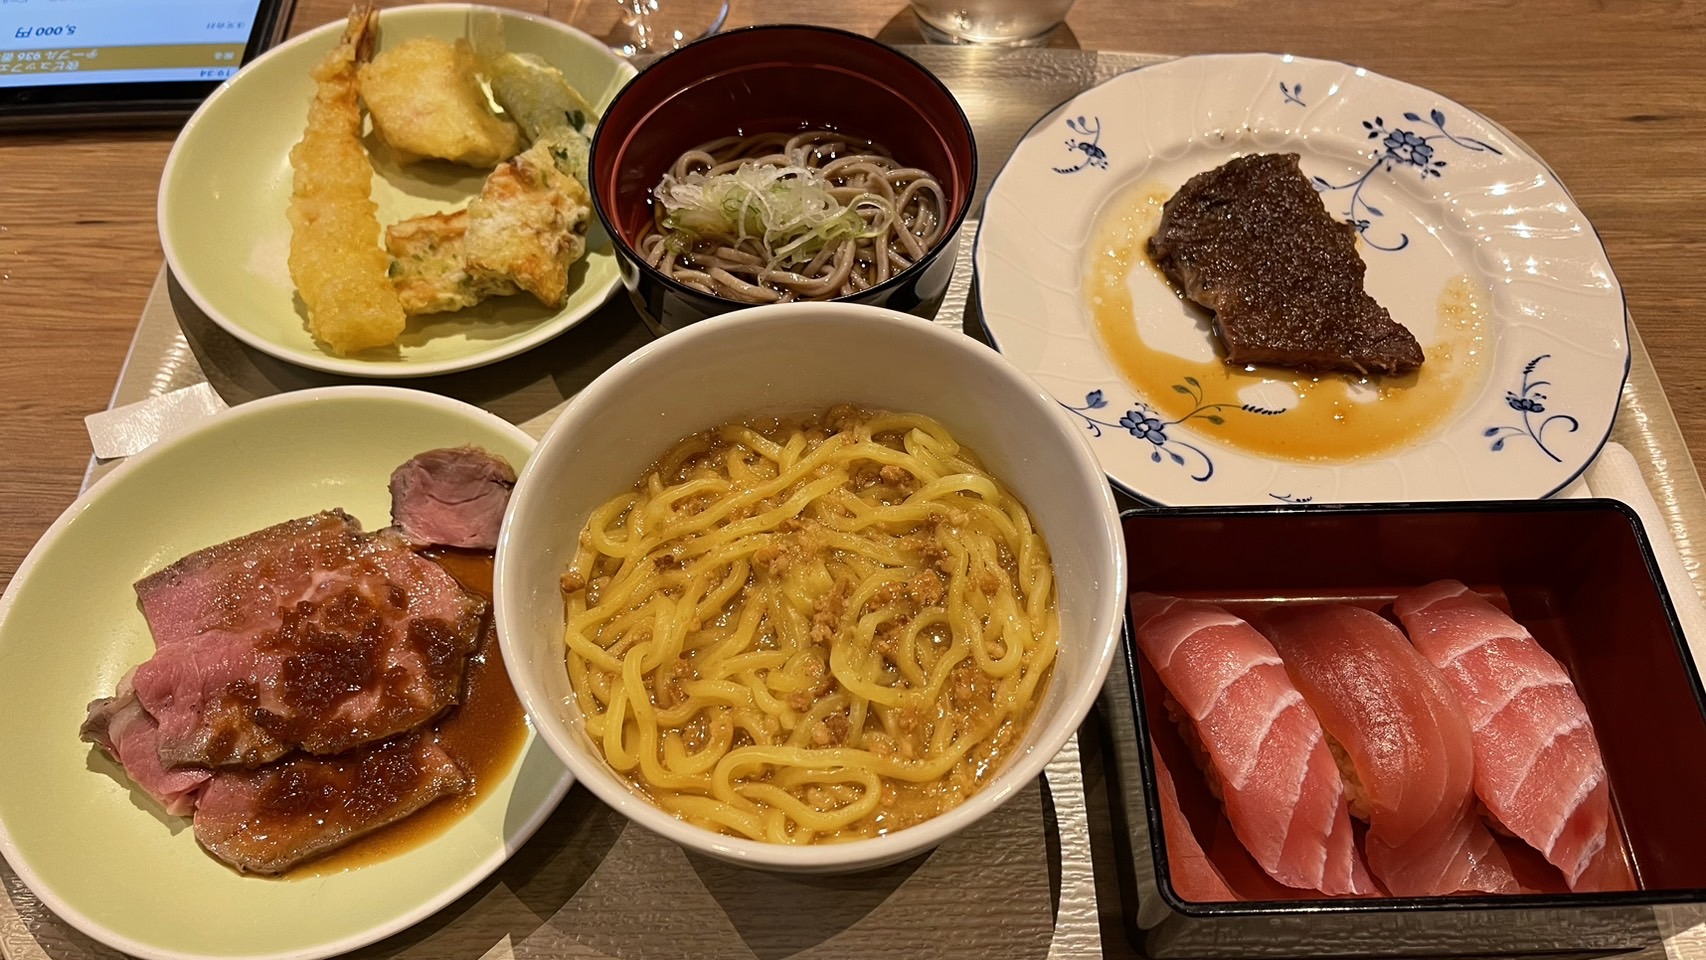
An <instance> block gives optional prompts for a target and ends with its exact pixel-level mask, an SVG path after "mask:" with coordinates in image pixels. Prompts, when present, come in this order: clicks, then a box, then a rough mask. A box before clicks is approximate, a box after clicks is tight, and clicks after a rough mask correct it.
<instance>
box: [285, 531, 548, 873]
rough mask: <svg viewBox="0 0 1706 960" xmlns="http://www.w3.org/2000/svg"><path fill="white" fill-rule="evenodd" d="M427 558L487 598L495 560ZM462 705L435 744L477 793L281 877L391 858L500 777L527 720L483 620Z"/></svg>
mask: <svg viewBox="0 0 1706 960" xmlns="http://www.w3.org/2000/svg"><path fill="white" fill-rule="evenodd" d="M426 556H428V557H429V558H431V559H432V560H435V561H437V562H438V564H439V565H440V566H442V567H444V569H446V570H448V571H449V572H450V575H451V576H453V577H455V578H456V580H457V582H459V583H461V584H462V586H463V588H464V589H467V590H470V591H472V592H474V593H477V594H479V595H480V596H482V597H485V598H486V599H487V600H491V598H492V555H491V554H490V553H489V552H485V551H476V550H450V549H435V550H432V551H429V552H427V553H426ZM463 683H464V686H463V697H462V703H461V704H460V705H459V706H457V707H455V708H453V709H452V710H451V711H450V712H449V713H448V714H446V715H445V716H444V717H443V718H441V719H440V720H439V721H438V722H437V723H436V724H434V728H435V729H436V730H437V731H438V740H439V743H441V744H443V745H444V748H445V749H446V750H448V751H450V754H451V755H452V756H454V757H455V758H456V759H457V760H458V761H459V762H460V763H461V764H462V767H463V769H464V770H466V771H468V774H469V777H470V778H471V779H472V780H473V781H474V789H473V790H472V791H470V792H469V793H468V794H467V795H465V796H461V797H447V798H445V799H442V800H439V801H438V802H436V803H433V804H431V805H430V806H428V807H426V808H425V809H423V810H419V811H417V812H416V813H414V814H413V815H411V816H408V817H404V818H403V819H402V820H399V821H397V822H396V823H393V824H391V825H390V826H388V827H384V828H381V829H379V830H375V831H374V832H372V833H370V834H368V835H366V836H364V837H361V838H359V839H357V840H354V841H351V842H350V843H348V844H346V845H344V846H342V847H339V848H338V849H336V850H334V851H332V852H331V853H329V854H327V855H326V856H324V857H319V858H317V859H314V860H310V861H308V862H307V863H304V864H302V865H301V866H299V867H297V868H295V869H293V870H291V871H289V872H287V873H286V874H285V875H284V878H285V879H297V878H305V877H318V876H325V875H327V874H333V873H341V872H343V871H345V870H350V869H353V868H356V867H360V866H363V865H365V864H368V863H373V862H376V861H379V860H384V859H388V858H390V857H393V856H395V855H397V854H399V853H402V852H404V851H405V850H410V849H413V848H414V847H417V846H419V845H421V844H423V843H426V842H427V841H429V840H431V839H433V838H434V837H436V836H438V835H439V834H441V833H443V832H444V831H445V830H446V829H448V828H449V827H450V825H451V824H453V823H455V822H456V821H457V820H460V819H461V818H462V816H463V814H465V813H467V812H468V811H469V810H471V809H473V807H474V805H475V804H477V803H479V802H480V801H481V800H483V799H484V798H485V795H486V790H487V789H488V788H489V787H490V785H491V784H493V783H495V782H497V781H499V780H501V779H503V777H504V775H505V774H507V773H508V772H509V769H510V767H511V765H512V764H513V763H514V761H515V757H516V754H517V753H519V752H520V751H521V745H522V743H524V742H525V741H526V739H527V723H526V714H525V712H524V711H523V710H522V708H521V701H519V700H517V699H516V697H515V688H514V687H512V686H510V682H509V674H508V673H507V672H506V671H505V670H504V662H503V654H502V653H501V652H500V651H499V650H498V632H497V628H496V627H494V626H493V625H492V621H491V618H490V617H487V620H486V627H485V630H484V631H482V632H481V634H480V646H479V648H478V649H476V650H475V651H474V655H473V656H472V657H470V658H469V659H468V674H467V677H466V678H465V680H464V681H463Z"/></svg>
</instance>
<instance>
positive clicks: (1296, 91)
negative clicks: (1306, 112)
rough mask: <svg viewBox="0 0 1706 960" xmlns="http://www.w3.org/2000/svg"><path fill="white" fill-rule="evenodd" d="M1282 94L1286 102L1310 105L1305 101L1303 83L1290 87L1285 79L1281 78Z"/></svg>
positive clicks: (1303, 105)
mask: <svg viewBox="0 0 1706 960" xmlns="http://www.w3.org/2000/svg"><path fill="white" fill-rule="evenodd" d="M1280 96H1282V97H1284V98H1285V102H1286V103H1295V104H1297V105H1298V106H1300V107H1307V106H1309V104H1307V103H1304V102H1303V84H1301V83H1297V84H1292V85H1291V86H1289V87H1288V86H1286V85H1285V81H1284V80H1281V81H1280Z"/></svg>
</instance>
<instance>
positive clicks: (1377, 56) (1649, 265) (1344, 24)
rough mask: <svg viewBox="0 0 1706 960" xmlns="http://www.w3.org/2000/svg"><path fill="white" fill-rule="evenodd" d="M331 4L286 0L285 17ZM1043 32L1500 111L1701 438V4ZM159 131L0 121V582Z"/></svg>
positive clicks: (67, 477) (57, 488)
mask: <svg viewBox="0 0 1706 960" xmlns="http://www.w3.org/2000/svg"><path fill="white" fill-rule="evenodd" d="M669 2H670V3H672V4H675V3H682V4H693V3H696V2H699V0H669ZM387 5H390V4H387ZM507 5H509V6H514V7H517V8H520V9H526V10H529V11H532V12H535V13H542V14H545V15H547V16H551V17H554V18H556V19H560V20H564V21H567V22H570V23H573V24H575V25H576V26H580V27H582V28H583V29H587V30H588V31H589V32H592V33H595V34H599V35H604V34H605V33H607V32H608V31H609V30H610V29H611V28H612V27H613V26H614V25H615V23H616V21H617V16H616V14H617V7H616V4H615V0H513V2H510V3H508V4H507ZM346 9H347V2H346V0H298V6H297V10H296V13H295V17H294V19H293V21H292V32H293V33H296V32H300V31H302V30H304V29H307V28H308V27H311V26H314V25H317V24H319V23H322V22H325V21H328V20H332V19H335V18H337V17H339V16H341V15H342V13H343V12H344V11H345V10H346ZM788 21H794V22H802V21H803V22H813V23H821V24H826V25H830V26H837V27H842V28H845V29H849V30H853V31H857V32H859V33H864V34H867V35H872V36H877V37H880V38H882V39H884V40H887V41H890V42H894V43H917V42H920V41H921V38H920V36H919V34H918V31H917V27H916V24H915V22H914V20H913V18H912V15H911V13H910V12H909V11H908V9H907V7H906V6H905V4H904V3H901V2H899V0H836V2H827V0H732V8H731V11H730V14H729V21H728V23H729V25H730V26H740V25H746V24H752V23H767V22H788ZM1051 42H1052V44H1054V45H1057V46H1077V47H1083V48H1086V49H1103V50H1141V51H1150V52H1155V53H1164V54H1177V55H1183V54H1192V53H1209V52H1227V51H1244V50H1268V51H1280V52H1289V53H1295V54H1299V55H1305V56H1313V57H1325V58H1332V59H1338V60H1344V61H1348V62H1352V63H1356V64H1358V65H1361V66H1365V67H1368V68H1369V69H1371V70H1375V71H1378V72H1380V73H1383V74H1387V75H1389V76H1393V77H1397V78H1400V79H1403V80H1407V81H1409V82H1412V83H1416V84H1420V85H1422V86H1424V87H1428V88H1431V89H1433V90H1436V91H1438V92H1439V93H1441V94H1443V95H1445V96H1447V97H1450V98H1452V99H1455V100H1458V101H1460V102H1462V103H1464V104H1466V105H1468V106H1470V107H1473V108H1475V109H1477V110H1479V111H1481V112H1483V113H1485V114H1487V115H1488V116H1490V117H1492V118H1493V119H1495V120H1497V121H1499V122H1500V123H1503V124H1504V125H1505V126H1507V127H1509V128H1510V129H1511V130H1513V131H1514V132H1515V133H1517V134H1518V135H1519V136H1520V137H1522V138H1523V139H1524V140H1526V141H1527V142H1528V143H1529V144H1531V145H1532V146H1533V147H1534V148H1535V149H1536V150H1537V151H1538V152H1539V153H1540V154H1541V155H1542V156H1543V157H1545V158H1546V159H1547V160H1548V161H1549V162H1550V163H1551V164H1552V165H1553V167H1554V168H1555V169H1556V170H1557V171H1558V173H1559V175H1560V177H1561V178H1562V179H1563V181H1564V183H1565V185H1566V186H1568V187H1569V189H1570V190H1571V192H1573V193H1574V194H1575V196H1576V199H1577V200H1578V201H1579V202H1580V205H1581V207H1582V208H1583V209H1584V210H1585V211H1586V213H1587V215H1588V216H1589V218H1591V219H1592V221H1593V223H1594V224H1595V226H1596V227H1597V228H1598V230H1599V232H1600V235H1601V236H1602V237H1603V238H1604V241H1605V246H1606V248H1607V250H1608V251H1609V253H1610V257H1611V262H1612V265H1613V267H1614V268H1615V269H1616V272H1617V275H1618V277H1619V279H1620V280H1621V281H1622V283H1623V287H1624V290H1625V292H1626V294H1627V296H1628V302H1629V309H1630V312H1631V313H1632V314H1633V316H1634V317H1635V318H1636V321H1637V323H1638V325H1639V328H1640V332H1641V335H1642V337H1643V338H1644V339H1645V341H1646V345H1647V348H1648V350H1649V351H1650V352H1651V354H1652V357H1653V363H1654V365H1655V366H1656V368H1657V370H1658V373H1659V377H1660V380H1661V382H1662V383H1663V384H1664V387H1665V390H1666V393H1667V394H1668V396H1669V399H1670V402H1671V404H1672V407H1673V408H1674V410H1675V412H1676V416H1677V419H1678V420H1679V421H1680V423H1681V427H1682V433H1683V437H1684V439H1685V440H1686V441H1687V443H1688V445H1689V448H1690V449H1691V450H1693V451H1696V452H1697V453H1696V462H1697V464H1698V462H1699V461H1698V456H1699V452H1706V378H1703V377H1701V376H1700V375H1699V374H1698V373H1697V371H1698V370H1700V369H1701V368H1702V366H1703V363H1706V336H1702V335H1701V333H1700V332H1698V330H1699V326H1698V325H1699V318H1700V317H1701V315H1702V313H1703V312H1706V310H1703V308H1706V294H1703V292H1702V290H1703V285H1702V283H1701V281H1700V280H1699V279H1698V277H1699V272H1698V271H1697V269H1696V259H1695V258H1696V256H1697V255H1698V254H1699V252H1700V251H1702V250H1706V172H1703V170H1706V101H1703V99H1702V93H1703V92H1706V57H1703V56H1702V53H1703V52H1706V3H1700V2H1697V0H1694V2H1685V0H1555V2H1552V3H1547V4H1539V3H1534V2H1532V0H1530V2H1523V0H1434V2H1421V0H1415V2H1388V0H1366V2H1362V3H1355V4H1327V3H1319V2H1314V3H1304V2H1268V3H1261V4H1256V3H1247V2H1240V0H1176V2H1171V3H1160V2H1144V0H1078V2H1077V4H1076V5H1075V6H1074V7H1073V9H1072V11H1071V14H1070V15H1069V16H1068V18H1067V23H1066V26H1065V27H1064V28H1063V29H1062V30H1060V31H1058V32H1057V33H1056V35H1055V36H1054V37H1053V38H1052V40H1051ZM175 133H176V131H175V130H172V129H159V130H149V131H140V132H112V131H90V132H78V133H65V132H53V133H10V134H0V412H3V414H4V415H3V416H0V468H3V469H0V586H3V585H4V584H5V583H7V582H9V581H10V579H11V576H12V574H13V573H14V571H15V570H16V569H17V567H18V564H19V563H20V562H21V561H22V560H23V558H24V555H25V554H26V553H27V552H28V551H29V548H30V546H31V545H32V544H33V543H34V542H35V541H36V539H37V538H38V537H39V536H40V535H41V533H42V531H43V530H45V529H46V528H47V526H48V525H49V524H50V523H51V522H52V521H53V519H54V518H55V517H56V516H57V515H58V514H59V513H60V511H62V510H63V509H64V508H65V507H66V505H68V504H69V503H70V502H71V501H72V499H73V498H74V497H75V496H76V494H77V489H78V485H79V483H80V481H81V478H82V475H83V471H84V468H85V466H86V465H87V462H88V457H89V452H90V451H89V442H88V439H87V435H86V434H85V432H84V428H83V422H82V418H83V417H84V415H86V414H89V413H92V412H94V411H97V410H101V409H103V408H105V407H106V405H107V402H108V398H109V396H110V395H111V393H112V388H113V384H114V382H115V380H116V379H117V377H118V374H119V370H120V367H121V366H122V364H123V362H124V357H125V352H126V349H127V347H128V345H129V342H130V335H131V331H132V330H133V329H134V327H135V325H136V320H137V316H138V314H139V312H140V311H141V309H142V306H143V304H144V302H145V300H146V299H147V296H148V290H149V286H150V284H151V283H152V282H153V280H154V277H155V274H156V272H157V271H158V269H159V265H160V262H161V254H160V246H159V242H158V240H157V239H156V235H155V222H154V200H155V190H156V187H157V185H158V183H159V178H160V172H161V168H162V166H163V165H164V163H165V160H166V154H167V152H168V151H169V150H170V148H171V144H172V139H173V137H174V136H175Z"/></svg>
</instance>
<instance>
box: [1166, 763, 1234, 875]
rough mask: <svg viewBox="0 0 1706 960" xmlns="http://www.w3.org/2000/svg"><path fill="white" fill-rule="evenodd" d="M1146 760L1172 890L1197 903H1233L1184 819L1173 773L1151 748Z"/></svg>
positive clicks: (1216, 870)
mask: <svg viewBox="0 0 1706 960" xmlns="http://www.w3.org/2000/svg"><path fill="white" fill-rule="evenodd" d="M1149 758H1150V762H1151V763H1153V764H1155V788H1156V790H1157V792H1159V793H1160V795H1161V830H1162V832H1163V834H1164V835H1165V836H1166V839H1167V869H1168V871H1169V872H1170V873H1171V874H1172V878H1173V890H1174V891H1175V892H1177V893H1178V894H1179V896H1181V897H1183V898H1184V899H1186V900H1192V901H1196V902H1199V903H1201V902H1214V901H1223V900H1237V899H1238V895H1237V894H1235V893H1233V892H1232V888H1231V887H1230V886H1228V885H1227V883H1226V877H1224V876H1223V875H1221V872H1220V871H1219V870H1218V869H1216V868H1215V866H1214V864H1213V863H1211V862H1210V861H1209V859H1208V854H1206V853H1204V852H1203V848H1202V843H1201V842H1199V841H1198V840H1197V835H1196V834H1195V833H1194V832H1192V830H1191V824H1190V821H1189V820H1186V819H1185V811H1184V810H1183V809H1182V808H1181V807H1180V806H1179V792H1178V790H1177V788H1175V787H1174V786H1173V772H1172V771H1171V770H1168V769H1167V761H1166V760H1163V759H1162V758H1161V751H1159V750H1156V749H1153V748H1151V749H1150V751H1149Z"/></svg>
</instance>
